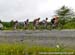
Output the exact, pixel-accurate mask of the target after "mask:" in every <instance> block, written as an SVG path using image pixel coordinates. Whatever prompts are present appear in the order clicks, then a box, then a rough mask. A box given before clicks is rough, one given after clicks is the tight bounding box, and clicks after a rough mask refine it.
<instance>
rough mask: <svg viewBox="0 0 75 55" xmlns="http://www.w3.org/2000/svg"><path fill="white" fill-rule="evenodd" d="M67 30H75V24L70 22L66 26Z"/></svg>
mask: <svg viewBox="0 0 75 55" xmlns="http://www.w3.org/2000/svg"><path fill="white" fill-rule="evenodd" d="M64 28H65V29H75V22H68V23H66V24H65V25H64Z"/></svg>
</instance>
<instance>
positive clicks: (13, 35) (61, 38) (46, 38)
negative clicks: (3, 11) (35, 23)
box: [0, 29, 75, 47]
mask: <svg viewBox="0 0 75 55" xmlns="http://www.w3.org/2000/svg"><path fill="white" fill-rule="evenodd" d="M5 42H8V43H16V42H18V43H26V44H30V45H41V46H51V47H55V46H56V45H57V44H60V45H62V46H65V47H74V46H75V30H73V29H72V30H42V31H40V30H25V31H24V30H13V31H10V30H8V31H6V30H4V31H0V43H5Z"/></svg>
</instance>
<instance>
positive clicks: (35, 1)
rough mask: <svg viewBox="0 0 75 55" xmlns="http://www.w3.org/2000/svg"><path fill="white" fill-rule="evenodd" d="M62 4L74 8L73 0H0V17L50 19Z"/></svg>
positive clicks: (4, 18) (2, 18)
mask: <svg viewBox="0 0 75 55" xmlns="http://www.w3.org/2000/svg"><path fill="white" fill-rule="evenodd" d="M63 5H66V6H68V7H69V8H71V9H75V2H74V0H0V19H1V20H2V21H10V20H19V21H24V20H26V19H30V20H33V19H35V18H37V17H40V18H41V19H45V17H48V18H49V19H51V17H52V16H53V15H54V12H55V10H57V9H59V8H60V7H61V6H63Z"/></svg>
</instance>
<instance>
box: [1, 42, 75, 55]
mask: <svg viewBox="0 0 75 55" xmlns="http://www.w3.org/2000/svg"><path fill="white" fill-rule="evenodd" d="M39 52H74V53H73V54H72V55H75V50H73V49H68V48H62V47H60V48H56V47H55V48H50V47H43V46H28V45H26V44H19V43H15V44H8V43H4V44H0V55H41V54H39ZM42 55H49V54H42ZM51 55H52V54H51ZM57 55H58V54H57ZM59 55H65V54H59Z"/></svg>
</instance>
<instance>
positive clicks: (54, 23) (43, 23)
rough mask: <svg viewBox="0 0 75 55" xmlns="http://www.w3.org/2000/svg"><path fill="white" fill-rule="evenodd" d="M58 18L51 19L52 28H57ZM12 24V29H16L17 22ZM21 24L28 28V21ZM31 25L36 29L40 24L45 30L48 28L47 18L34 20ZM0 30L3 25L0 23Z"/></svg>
mask: <svg viewBox="0 0 75 55" xmlns="http://www.w3.org/2000/svg"><path fill="white" fill-rule="evenodd" d="M58 18H59V17H58V16H54V17H53V18H52V19H51V26H52V28H55V27H57V25H58ZM13 23H14V26H13V27H14V29H17V27H18V24H19V22H18V21H15V22H13ZM23 23H24V28H25V29H27V28H28V27H29V19H27V20H26V21H24V22H23ZM32 23H33V27H34V29H38V27H39V25H40V24H42V25H43V27H45V28H47V26H48V18H45V20H42V21H40V18H36V19H34V20H33V22H32ZM1 28H3V25H2V22H1V21H0V29H1Z"/></svg>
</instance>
